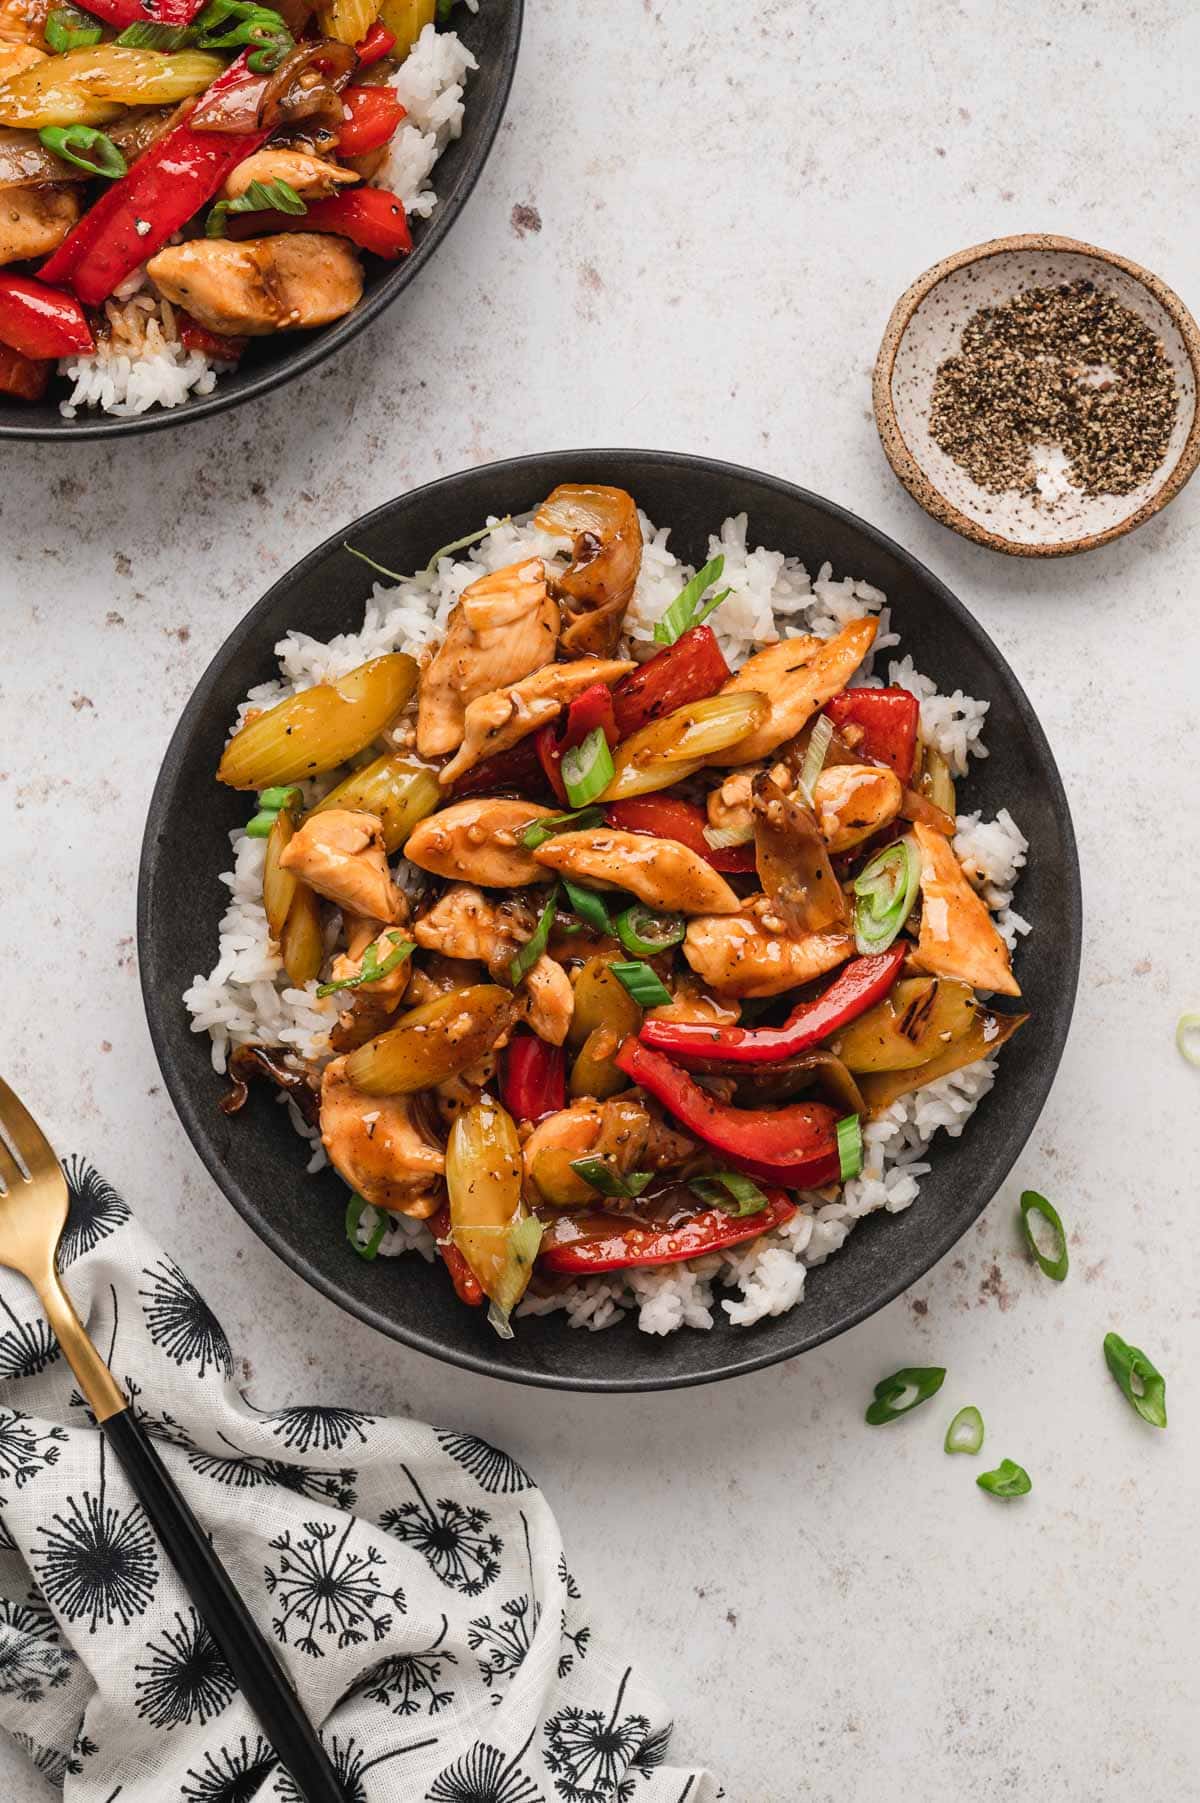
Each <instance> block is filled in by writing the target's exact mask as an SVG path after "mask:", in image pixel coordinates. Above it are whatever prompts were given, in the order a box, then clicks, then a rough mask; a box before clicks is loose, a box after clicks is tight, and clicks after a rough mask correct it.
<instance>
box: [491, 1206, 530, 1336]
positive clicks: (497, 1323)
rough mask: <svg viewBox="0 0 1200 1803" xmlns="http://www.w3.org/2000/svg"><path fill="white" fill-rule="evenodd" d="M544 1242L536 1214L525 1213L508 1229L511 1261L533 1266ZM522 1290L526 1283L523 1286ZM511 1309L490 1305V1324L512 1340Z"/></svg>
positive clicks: (516, 1263) (528, 1266)
mask: <svg viewBox="0 0 1200 1803" xmlns="http://www.w3.org/2000/svg"><path fill="white" fill-rule="evenodd" d="M541 1243H542V1223H541V1222H540V1221H539V1220H538V1218H537V1216H536V1215H524V1216H523V1217H522V1219H521V1220H519V1221H516V1222H515V1223H514V1224H513V1226H511V1227H510V1228H509V1230H508V1257H509V1263H510V1264H514V1265H524V1266H525V1267H526V1268H531V1267H532V1265H533V1261H534V1259H535V1258H536V1257H537V1255H538V1247H539V1246H540V1245H541ZM521 1288H522V1292H523V1291H524V1285H522V1286H521ZM510 1312H511V1311H510V1310H509V1309H506V1308H501V1306H500V1304H499V1303H498V1302H495V1301H493V1302H490V1303H489V1305H488V1325H489V1326H490V1327H493V1328H495V1330H496V1332H497V1333H498V1334H499V1335H500V1338H501V1339H502V1340H511V1339H512V1338H513V1330H512V1327H511V1325H510V1324H509V1314H510Z"/></svg>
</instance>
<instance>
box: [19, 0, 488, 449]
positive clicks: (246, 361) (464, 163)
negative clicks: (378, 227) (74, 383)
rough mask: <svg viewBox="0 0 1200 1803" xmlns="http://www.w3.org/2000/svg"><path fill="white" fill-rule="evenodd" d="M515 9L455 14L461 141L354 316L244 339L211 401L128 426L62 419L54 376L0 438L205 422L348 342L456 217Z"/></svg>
mask: <svg viewBox="0 0 1200 1803" xmlns="http://www.w3.org/2000/svg"><path fill="white" fill-rule="evenodd" d="M523 6H524V0H487V4H486V5H484V6H481V7H480V9H479V11H478V12H477V13H473V12H471V11H469V9H468V8H467V7H465V6H460V7H456V8H455V11H454V30H455V31H456V32H457V33H458V35H459V37H460V38H461V39H462V41H463V43H464V44H465V45H466V46H467V48H468V49H469V50H470V51H472V53H473V54H474V56H475V59H476V61H477V62H478V64H479V67H478V69H476V70H475V72H474V73H473V74H472V75H471V77H470V79H469V81H468V83H467V91H466V116H465V118H464V120H463V131H462V136H461V138H458V139H456V140H455V141H454V142H452V143H450V144H448V145H447V146H446V149H445V151H444V152H443V153H442V155H441V156H440V157H439V158H438V163H437V167H436V169H435V170H434V172H433V176H432V182H433V185H434V187H435V188H436V190H437V195H438V205H437V209H436V211H435V212H434V214H433V217H432V218H431V219H414V220H413V221H412V236H413V249H412V254H411V256H409V257H406V258H405V259H404V260H403V262H400V263H383V262H381V261H380V259H379V258H378V257H372V256H366V255H364V257H363V270H364V275H365V283H364V287H363V297H362V299H361V301H359V303H358V305H357V307H355V309H354V311H353V312H352V313H347V315H346V317H345V318H344V319H339V320H335V321H334V323H333V325H331V326H324V327H323V328H322V329H321V330H320V331H316V332H281V333H278V334H277V335H276V336H275V337H273V338H258V339H252V340H251V342H250V345H249V346H248V348H247V350H246V354H245V356H244V357H243V358H242V360H241V362H240V363H239V365H238V367H237V369H235V370H231V371H230V372H229V374H228V375H224V376H221V377H219V378H218V380H217V385H216V387H215V388H214V389H213V391H212V393H211V394H206V395H200V396H197V397H193V398H192V399H191V400H188V401H185V402H184V403H183V404H182V406H179V407H152V408H151V409H150V411H149V412H148V413H140V414H137V415H136V416H134V417H133V418H130V419H116V418H114V417H113V416H112V415H111V414H107V413H99V412H96V411H93V410H92V409H91V408H88V409H82V410H81V411H80V412H79V413H78V414H77V416H76V417H75V418H74V419H64V418H63V416H62V414H61V413H60V412H59V410H58V403H59V401H60V400H61V399H62V398H63V396H64V395H65V394H66V393H67V392H68V390H67V388H66V387H65V386H64V384H63V383H62V382H61V381H60V380H59V379H58V378H57V377H56V378H54V379H53V380H52V381H51V384H50V389H49V392H48V393H47V395H46V398H45V400H43V401H39V402H38V403H37V404H36V405H31V404H29V403H28V402H22V401H13V400H9V399H7V398H6V397H3V396H0V439H4V438H67V439H82V438H115V437H117V436H118V435H119V434H129V433H133V432H158V431H165V430H166V428H167V427H168V426H178V425H182V424H185V423H186V422H187V421H188V420H193V419H204V418H205V417H207V416H208V415H209V414H213V413H220V412H222V411H223V410H224V409H225V408H226V407H233V406H236V405H237V403H238V402H239V401H248V400H251V399H253V398H254V397H255V396H256V395H262V394H267V393H269V391H270V390H271V389H272V388H278V387H280V386H281V385H282V384H283V383H284V382H287V381H289V380H290V379H291V377H292V376H298V375H300V374H301V373H302V371H304V370H306V369H312V368H314V367H315V365H316V364H318V363H321V362H323V361H324V359H325V358H326V357H329V356H332V354H333V352H334V351H336V350H339V349H340V348H341V346H342V345H344V344H348V343H349V342H350V340H351V338H353V337H354V335H355V333H356V332H361V331H362V329H363V327H364V326H365V325H367V324H369V323H370V321H371V320H372V319H375V318H377V317H378V315H379V314H380V313H382V312H383V310H384V308H385V307H387V306H390V305H391V303H392V302H393V301H394V300H395V299H396V296H397V295H398V294H401V293H402V292H403V291H404V289H405V288H407V287H408V285H409V283H410V282H411V281H414V280H415V279H416V277H417V276H418V275H419V274H420V272H421V270H422V269H424V267H425V265H426V263H428V261H429V259H430V257H431V256H432V255H433V253H434V251H435V250H436V249H437V247H438V245H439V244H440V243H441V242H442V239H443V238H444V237H445V236H446V233H447V232H448V231H449V230H450V227H451V226H452V225H453V224H454V221H455V220H456V219H457V218H458V215H459V214H460V213H461V212H462V209H463V207H464V205H465V204H466V201H467V197H468V196H469V194H470V192H471V189H472V188H473V187H474V186H475V183H476V181H477V180H478V178H479V174H480V171H481V170H482V168H483V165H484V164H485V163H486V161H487V158H488V152H489V151H490V150H491V148H492V142H493V140H494V138H495V136H496V133H497V131H498V130H499V129H500V121H501V119H502V118H503V116H504V108H505V105H506V103H507V101H508V93H509V89H510V88H511V86H512V79H513V73H514V71H515V69H516V66H517V46H518V44H519V42H520V37H521V14H522V9H523Z"/></svg>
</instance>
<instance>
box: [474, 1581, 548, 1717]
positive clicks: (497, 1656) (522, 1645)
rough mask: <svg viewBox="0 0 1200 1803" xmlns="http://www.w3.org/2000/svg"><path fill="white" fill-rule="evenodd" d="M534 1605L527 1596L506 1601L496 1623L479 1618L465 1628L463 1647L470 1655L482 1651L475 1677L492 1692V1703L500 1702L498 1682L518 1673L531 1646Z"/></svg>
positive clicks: (535, 1620)
mask: <svg viewBox="0 0 1200 1803" xmlns="http://www.w3.org/2000/svg"><path fill="white" fill-rule="evenodd" d="M537 1622H538V1608H537V1604H536V1603H535V1602H533V1600H532V1599H531V1598H530V1597H527V1596H514V1597H510V1598H509V1600H508V1602H507V1603H505V1604H504V1605H503V1607H502V1608H501V1610H500V1613H499V1615H498V1616H497V1618H496V1620H495V1621H493V1620H492V1617H491V1616H490V1615H480V1616H477V1617H476V1619H475V1620H474V1621H472V1622H470V1623H469V1624H468V1627H467V1645H468V1646H469V1647H470V1649H471V1651H472V1652H473V1653H478V1652H480V1651H481V1650H482V1653H483V1657H482V1659H479V1660H478V1661H477V1664H478V1666H479V1675H480V1677H481V1678H482V1679H483V1681H484V1683H485V1684H486V1685H487V1687H488V1689H489V1690H491V1692H492V1702H493V1703H498V1702H499V1701H500V1682H501V1680H502V1679H504V1680H511V1679H512V1678H513V1677H514V1676H515V1674H516V1673H517V1672H518V1671H519V1670H520V1669H521V1666H522V1664H523V1663H524V1659H525V1655H526V1653H527V1652H528V1651H529V1649H530V1647H531V1646H532V1645H533V1636H534V1634H535V1632H536V1631H537Z"/></svg>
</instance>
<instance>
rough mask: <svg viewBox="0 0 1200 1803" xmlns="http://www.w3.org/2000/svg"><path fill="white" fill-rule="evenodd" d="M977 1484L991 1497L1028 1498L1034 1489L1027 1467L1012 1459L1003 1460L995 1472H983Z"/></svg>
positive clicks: (977, 1479) (976, 1480)
mask: <svg viewBox="0 0 1200 1803" xmlns="http://www.w3.org/2000/svg"><path fill="white" fill-rule="evenodd" d="M975 1482H976V1483H977V1484H978V1485H979V1488H980V1489H981V1490H986V1491H987V1493H988V1495H989V1496H1002V1497H1009V1496H1028V1495H1029V1492H1030V1491H1031V1490H1032V1489H1033V1479H1032V1478H1031V1477H1030V1475H1029V1473H1028V1472H1027V1471H1026V1469H1025V1467H1024V1466H1023V1465H1018V1464H1016V1463H1015V1461H1014V1460H1012V1459H1001V1461H1000V1463H999V1464H998V1465H997V1467H996V1469H995V1471H981V1472H980V1473H979V1476H978V1477H977V1478H976V1479H975Z"/></svg>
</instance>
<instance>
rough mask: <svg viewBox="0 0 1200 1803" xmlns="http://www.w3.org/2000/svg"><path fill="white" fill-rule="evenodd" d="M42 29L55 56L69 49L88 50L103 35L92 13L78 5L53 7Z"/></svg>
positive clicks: (49, 48)
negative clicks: (80, 8) (82, 10)
mask: <svg viewBox="0 0 1200 1803" xmlns="http://www.w3.org/2000/svg"><path fill="white" fill-rule="evenodd" d="M42 30H43V32H44V34H45V38H46V48H47V50H49V51H51V52H52V54H53V55H55V56H62V55H64V53H65V52H66V51H68V50H86V49H87V47H88V46H89V44H98V43H99V42H100V39H101V37H102V35H103V33H102V30H101V27H100V26H99V25H98V24H97V22H96V20H95V19H93V18H92V17H91V15H90V13H85V12H81V11H80V10H79V8H78V7H77V6H56V7H54V8H52V10H51V11H50V12H48V13H47V14H46V23H45V25H44V26H43V27H42ZM118 41H119V40H118Z"/></svg>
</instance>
